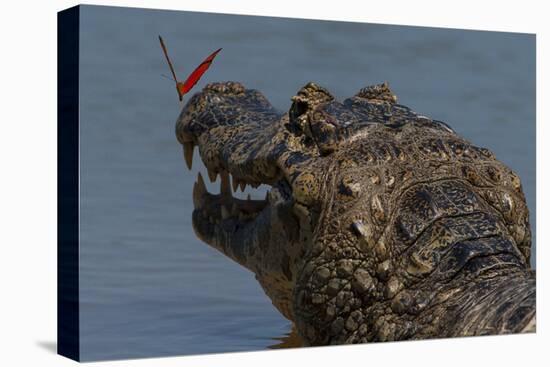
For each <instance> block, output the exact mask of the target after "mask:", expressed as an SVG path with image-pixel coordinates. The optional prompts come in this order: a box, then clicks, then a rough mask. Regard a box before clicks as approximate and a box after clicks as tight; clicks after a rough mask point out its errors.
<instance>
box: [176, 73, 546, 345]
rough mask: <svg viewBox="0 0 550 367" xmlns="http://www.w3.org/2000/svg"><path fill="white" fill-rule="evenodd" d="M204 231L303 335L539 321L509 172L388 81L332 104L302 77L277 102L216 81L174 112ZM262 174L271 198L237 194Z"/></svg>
mask: <svg viewBox="0 0 550 367" xmlns="http://www.w3.org/2000/svg"><path fill="white" fill-rule="evenodd" d="M176 135H177V138H178V140H179V141H180V143H182V145H183V147H184V155H185V159H186V162H187V163H188V166H189V168H190V166H191V162H192V156H193V151H194V147H195V146H198V149H199V153H200V156H201V158H202V161H203V162H204V164H205V166H206V167H207V169H208V176H209V178H210V179H211V180H212V181H215V180H216V179H217V176H218V175H220V181H221V185H220V186H221V189H220V193H219V194H211V193H208V192H207V190H206V188H205V185H204V182H203V179H202V176H201V175H200V174H199V177H198V179H197V182H196V183H195V186H194V189H193V202H194V205H195V210H194V212H193V228H194V230H195V232H196V234H197V235H198V237H199V238H200V239H201V240H203V241H204V242H206V243H207V244H209V245H210V246H213V247H214V248H216V249H217V250H219V251H220V252H222V253H223V254H225V255H226V256H228V257H230V258H231V259H233V260H234V261H236V262H238V263H239V264H241V265H242V266H244V267H246V268H248V269H249V270H251V271H252V272H253V273H254V274H255V276H256V279H257V280H258V281H259V283H260V284H261V285H262V287H263V289H264V290H265V292H266V294H267V295H268V296H269V297H270V298H271V300H272V302H273V304H274V306H275V307H276V308H277V309H278V310H279V311H280V312H281V313H282V314H283V315H284V316H285V317H286V318H288V319H289V320H291V321H292V322H294V323H295V325H296V329H297V331H298V333H299V334H300V336H301V337H302V338H303V339H304V341H305V343H306V344H309V345H326V344H342V343H361V342H371V341H388V340H404V339H422V338H436V337H452V336H465V335H486V334H503V333H516V332H528V331H534V330H535V312H536V311H535V273H534V271H533V270H531V269H530V267H529V257H530V247H531V235H530V226H529V212H528V209H527V206H526V203H525V198H524V195H523V191H522V187H521V183H520V179H519V177H518V176H517V175H516V174H515V173H514V172H513V171H512V170H510V169H509V168H508V167H506V166H505V165H504V164H502V163H501V162H499V161H498V160H497V159H496V158H495V157H494V155H493V154H492V153H491V152H490V151H489V150H487V149H484V148H480V147H476V146H474V145H472V144H471V143H469V142H468V141H466V140H465V139H463V138H461V137H460V136H458V135H457V134H456V133H455V132H454V131H453V130H452V129H451V128H450V127H449V126H448V125H447V124H446V123H444V122H441V121H437V120H433V119H431V118H429V117H426V116H422V115H419V114H417V113H416V112H414V111H413V110H411V109H410V108H408V107H405V106H402V105H399V104H397V98H396V97H395V95H394V94H393V93H392V92H391V90H390V89H389V87H388V85H387V84H385V83H384V84H380V85H374V86H369V87H365V88H363V89H361V90H360V91H359V92H358V93H357V94H356V95H355V96H353V97H351V98H348V99H346V100H344V101H343V102H339V101H336V100H335V99H334V97H333V96H332V95H331V94H330V93H329V92H328V91H327V90H326V89H324V88H322V87H320V86H318V85H316V84H315V83H308V84H307V85H306V86H304V87H303V88H302V89H300V91H298V93H297V94H296V95H295V96H294V97H292V105H291V107H290V110H289V111H288V113H285V114H280V113H278V112H277V111H276V110H274V109H273V107H272V106H271V105H270V104H269V102H268V101H267V99H266V98H265V97H264V96H263V95H262V94H261V93H260V92H258V91H256V90H250V89H246V88H245V87H244V86H243V85H242V84H240V83H236V82H225V83H213V84H209V85H207V86H206V87H205V88H204V89H203V91H201V92H200V93H197V94H195V95H194V96H193V97H192V98H191V99H190V100H189V102H188V103H187V104H186V106H185V107H184V108H183V110H182V112H181V114H180V116H179V118H178V121H177V124H176ZM260 184H267V185H270V186H271V189H270V190H269V192H268V194H267V196H266V198H265V200H250V199H249V200H241V199H237V198H234V197H233V195H232V189H231V186H233V191H236V190H237V189H238V188H240V189H241V190H243V191H244V188H245V187H246V186H247V185H252V186H253V187H257V186H258V185H260Z"/></svg>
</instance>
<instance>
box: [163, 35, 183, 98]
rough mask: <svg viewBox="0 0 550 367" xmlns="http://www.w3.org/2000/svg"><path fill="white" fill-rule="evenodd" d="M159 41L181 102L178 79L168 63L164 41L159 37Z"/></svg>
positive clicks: (170, 63)
mask: <svg viewBox="0 0 550 367" xmlns="http://www.w3.org/2000/svg"><path fill="white" fill-rule="evenodd" d="M159 41H160V47H162V51H163V52H164V56H165V57H166V61H167V62H168V66H169V67H170V71H171V72H172V76H173V77H174V82H175V83H176V90H177V91H178V96H179V98H180V101H181V100H182V97H183V95H182V93H181V92H180V88H179V84H181V83H179V82H178V78H176V72H175V71H174V67H173V66H172V62H171V61H170V58H169V57H168V51H166V45H165V44H164V41H163V40H162V37H161V36H159Z"/></svg>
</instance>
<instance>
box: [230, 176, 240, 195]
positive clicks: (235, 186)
mask: <svg viewBox="0 0 550 367" xmlns="http://www.w3.org/2000/svg"><path fill="white" fill-rule="evenodd" d="M231 185H232V186H233V192H237V188H238V187H239V180H238V179H237V176H235V175H233V176H232V180H231Z"/></svg>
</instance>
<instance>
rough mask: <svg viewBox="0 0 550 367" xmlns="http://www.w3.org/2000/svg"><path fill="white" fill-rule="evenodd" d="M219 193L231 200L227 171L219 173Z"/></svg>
mask: <svg viewBox="0 0 550 367" xmlns="http://www.w3.org/2000/svg"><path fill="white" fill-rule="evenodd" d="M220 178H221V182H220V192H221V194H222V196H223V197H226V198H232V195H231V186H229V173H228V172H227V171H222V172H221V173H220Z"/></svg>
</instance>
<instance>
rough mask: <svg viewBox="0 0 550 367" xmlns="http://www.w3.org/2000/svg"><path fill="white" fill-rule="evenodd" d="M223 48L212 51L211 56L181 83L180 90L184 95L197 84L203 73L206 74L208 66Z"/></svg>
mask: <svg viewBox="0 0 550 367" xmlns="http://www.w3.org/2000/svg"><path fill="white" fill-rule="evenodd" d="M221 50H222V49H221V48H219V49H217V50H216V51H214V52H212V54H211V55H210V56H208V57H207V58H206V59H204V61H203V62H201V64H200V65H199V66H197V68H196V69H195V70H193V72H192V73H191V74H190V75H189V76H188V77H187V79H186V80H185V82H183V84H182V83H179V85H178V91H179V92H180V93H181V94H182V95H183V94H185V93H187V92H189V91H190V90H191V88H193V87H194V86H195V84H197V82H198V81H199V79H200V78H201V76H202V74H204V73H205V72H206V70H208V68H209V67H210V64H212V61H213V60H214V58H215V57H216V55H217V54H218V52H220V51H221Z"/></svg>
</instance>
